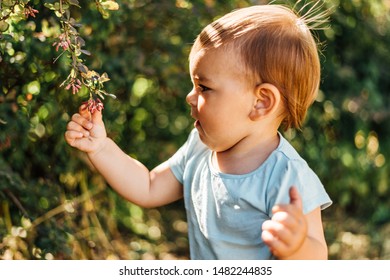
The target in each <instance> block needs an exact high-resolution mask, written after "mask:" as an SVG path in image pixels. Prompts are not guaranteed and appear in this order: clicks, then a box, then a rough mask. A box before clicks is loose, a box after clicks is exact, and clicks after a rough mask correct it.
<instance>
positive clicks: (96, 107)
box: [83, 98, 104, 114]
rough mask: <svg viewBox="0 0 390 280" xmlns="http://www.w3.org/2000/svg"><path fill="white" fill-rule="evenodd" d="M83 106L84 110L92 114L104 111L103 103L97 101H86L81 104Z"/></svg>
mask: <svg viewBox="0 0 390 280" xmlns="http://www.w3.org/2000/svg"><path fill="white" fill-rule="evenodd" d="M83 104H84V105H86V108H87V109H88V111H89V112H90V113H91V114H93V113H95V112H96V111H99V112H101V111H102V110H103V109H104V105H103V102H102V101H101V100H100V99H99V98H96V99H92V98H91V99H89V100H88V101H85V102H83Z"/></svg>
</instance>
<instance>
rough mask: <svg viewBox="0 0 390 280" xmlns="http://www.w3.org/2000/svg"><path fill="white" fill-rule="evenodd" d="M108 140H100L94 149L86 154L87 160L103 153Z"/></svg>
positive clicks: (106, 138) (105, 138)
mask: <svg viewBox="0 0 390 280" xmlns="http://www.w3.org/2000/svg"><path fill="white" fill-rule="evenodd" d="M109 140H110V138H108V137H107V136H106V137H104V138H103V139H101V140H100V141H99V142H98V143H97V144H96V147H95V148H93V149H91V150H90V151H88V152H87V155H88V157H89V158H91V159H92V158H94V157H96V156H97V155H99V154H101V153H103V152H104V150H105V149H106V147H107V146H108V142H109Z"/></svg>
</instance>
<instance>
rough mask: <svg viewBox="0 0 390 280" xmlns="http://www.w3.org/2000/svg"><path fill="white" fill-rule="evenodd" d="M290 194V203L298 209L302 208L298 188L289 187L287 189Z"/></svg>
mask: <svg viewBox="0 0 390 280" xmlns="http://www.w3.org/2000/svg"><path fill="white" fill-rule="evenodd" d="M289 195H290V204H292V205H295V206H297V207H298V208H299V209H300V210H302V199H301V196H300V195H299V192H298V189H297V188H296V187H294V186H293V187H291V188H290V191H289Z"/></svg>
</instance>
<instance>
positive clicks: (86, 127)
mask: <svg viewBox="0 0 390 280" xmlns="http://www.w3.org/2000/svg"><path fill="white" fill-rule="evenodd" d="M106 138H107V133H106V129H105V127H104V123H103V119H102V113H101V112H100V111H98V110H96V111H95V112H94V113H93V114H92V115H91V113H90V112H89V111H88V110H87V108H86V105H81V106H80V108H79V113H76V114H74V115H73V116H72V119H71V121H70V122H69V123H68V125H67V127H66V132H65V140H66V142H67V143H68V144H69V145H70V146H72V147H75V148H77V149H79V150H81V151H83V152H86V153H96V152H98V151H100V150H101V149H102V148H103V147H104V145H105V142H106Z"/></svg>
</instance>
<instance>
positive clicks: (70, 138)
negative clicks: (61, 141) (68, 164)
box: [65, 131, 87, 148]
mask: <svg viewBox="0 0 390 280" xmlns="http://www.w3.org/2000/svg"><path fill="white" fill-rule="evenodd" d="M82 139H87V138H85V137H84V136H83V134H82V133H81V132H77V131H66V132H65V141H66V142H67V143H68V144H69V145H70V146H72V147H76V148H79V146H80V145H79V144H80V143H79V142H80V140H82Z"/></svg>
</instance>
